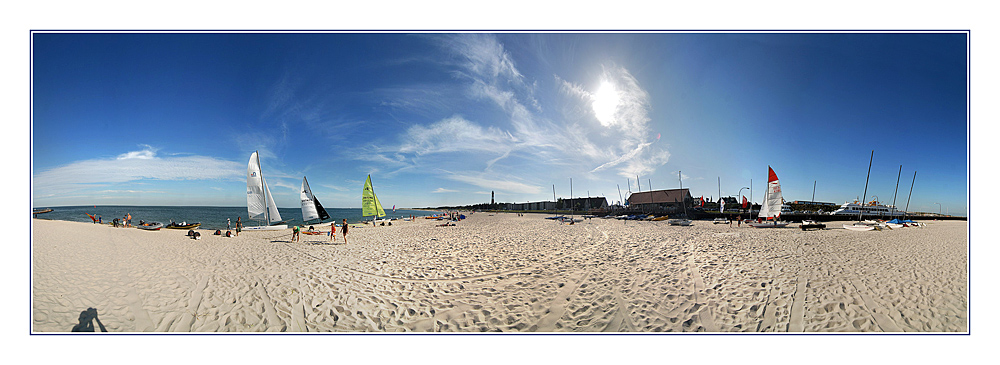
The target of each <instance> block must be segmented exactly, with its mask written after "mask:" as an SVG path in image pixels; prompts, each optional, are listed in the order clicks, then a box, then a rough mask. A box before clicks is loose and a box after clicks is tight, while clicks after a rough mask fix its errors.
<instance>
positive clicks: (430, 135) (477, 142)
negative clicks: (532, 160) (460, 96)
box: [396, 116, 514, 161]
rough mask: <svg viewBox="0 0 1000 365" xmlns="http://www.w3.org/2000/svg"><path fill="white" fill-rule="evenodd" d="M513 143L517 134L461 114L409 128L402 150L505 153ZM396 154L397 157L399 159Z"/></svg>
mask: <svg viewBox="0 0 1000 365" xmlns="http://www.w3.org/2000/svg"><path fill="white" fill-rule="evenodd" d="M513 145H514V137H513V136H511V135H510V134H509V133H506V132H503V131H501V130H500V129H498V128H494V127H488V128H483V127H481V126H479V125H477V124H475V123H472V122H469V121H467V120H465V119H464V118H462V117H460V116H454V117H451V118H447V119H444V120H440V121H437V122H435V123H433V124H431V125H428V126H423V125H414V126H412V127H410V129H409V130H407V132H406V134H405V136H404V141H403V144H402V146H400V147H399V149H398V152H400V153H413V154H416V155H424V154H430V153H443V152H469V151H479V152H490V153H498V154H503V153H505V152H506V151H509V150H510V148H511V147H512V146H513ZM400 157H401V156H399V157H396V161H399V160H400Z"/></svg>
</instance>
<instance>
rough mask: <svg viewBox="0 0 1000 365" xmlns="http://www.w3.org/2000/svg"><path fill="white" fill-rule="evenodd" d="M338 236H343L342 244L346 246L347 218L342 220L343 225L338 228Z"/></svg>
mask: <svg viewBox="0 0 1000 365" xmlns="http://www.w3.org/2000/svg"><path fill="white" fill-rule="evenodd" d="M340 234H342V235H344V244H345V245H346V244H347V218H344V223H343V225H342V226H341V227H340Z"/></svg>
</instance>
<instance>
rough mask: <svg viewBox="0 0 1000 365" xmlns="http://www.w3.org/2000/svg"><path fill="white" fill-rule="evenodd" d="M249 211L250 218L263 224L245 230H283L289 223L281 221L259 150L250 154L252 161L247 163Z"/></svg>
mask: <svg viewBox="0 0 1000 365" xmlns="http://www.w3.org/2000/svg"><path fill="white" fill-rule="evenodd" d="M247 213H248V215H249V217H250V219H255V220H260V221H261V223H263V225H261V226H252V227H244V228H243V229H244V230H248V231H252V230H282V229H287V228H288V225H285V224H275V223H281V222H282V221H281V214H279V213H278V206H277V205H275V204H274V198H271V190H270V189H268V188H267V181H265V180H264V174H262V173H261V169H260V156H259V155H258V154H257V151H254V152H253V154H251V155H250V162H248V163H247Z"/></svg>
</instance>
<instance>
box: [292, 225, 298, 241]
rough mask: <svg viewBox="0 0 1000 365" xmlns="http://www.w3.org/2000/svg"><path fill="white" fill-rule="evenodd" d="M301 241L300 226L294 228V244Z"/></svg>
mask: <svg viewBox="0 0 1000 365" xmlns="http://www.w3.org/2000/svg"><path fill="white" fill-rule="evenodd" d="M298 241H299V226H292V242H298Z"/></svg>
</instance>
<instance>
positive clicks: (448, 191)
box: [431, 188, 458, 194]
mask: <svg viewBox="0 0 1000 365" xmlns="http://www.w3.org/2000/svg"><path fill="white" fill-rule="evenodd" d="M457 192H458V190H451V189H445V188H437V189H435V190H434V191H432V192H431V193H435V194H437V193H457Z"/></svg>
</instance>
